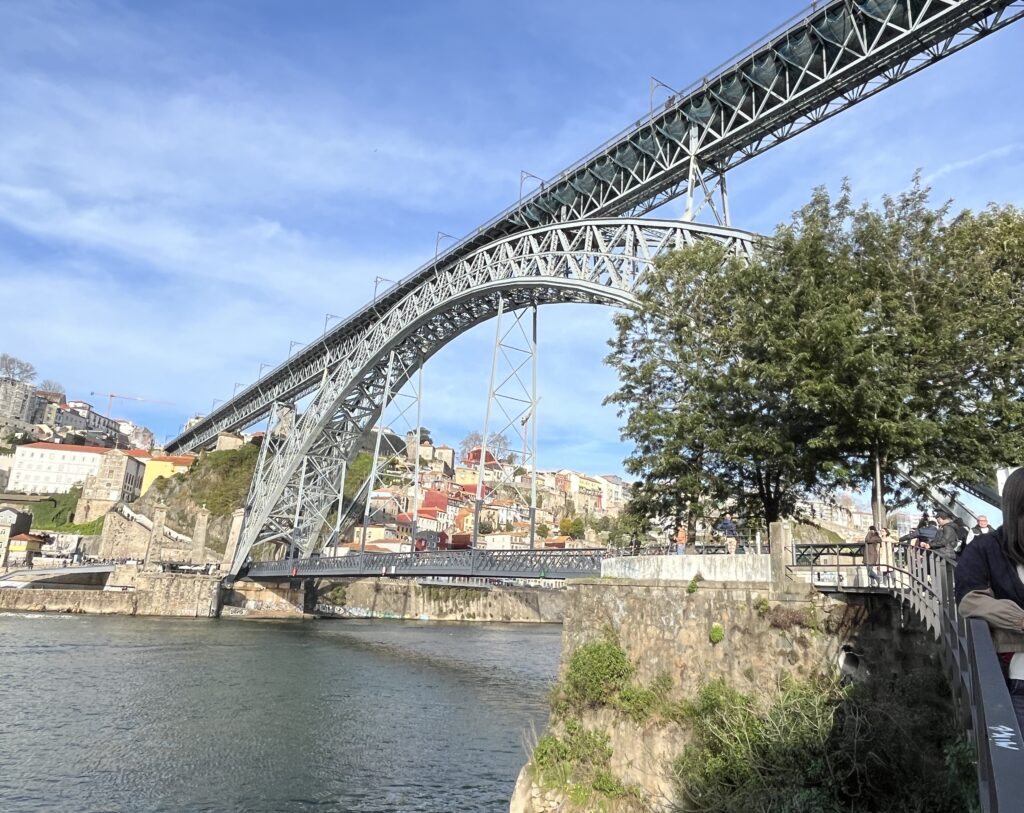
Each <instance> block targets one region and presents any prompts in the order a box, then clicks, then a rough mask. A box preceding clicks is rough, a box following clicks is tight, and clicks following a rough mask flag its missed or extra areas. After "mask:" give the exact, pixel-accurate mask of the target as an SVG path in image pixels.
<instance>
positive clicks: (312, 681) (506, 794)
mask: <svg viewBox="0 0 1024 813" xmlns="http://www.w3.org/2000/svg"><path fill="white" fill-rule="evenodd" d="M560 637H561V629H560V627H556V626H547V625H545V626H533V625H469V624H429V623H399V622H362V621H320V622H314V623H310V622H306V623H301V622H280V623H278V622H251V621H249V622H247V621H237V620H234V621H232V620H228V619H222V620H211V621H192V620H189V621H183V620H174V619H142V618H120V617H100V616H61V615H17V614H0V687H2V690H3V700H2V701H0V810H2V811H5V813H24V812H26V811H33V812H35V811H46V812H47V813H50V812H51V811H54V812H56V811H75V813H91V812H92V811H233V810H239V811H242V810H244V811H254V812H259V813H262V812H263V811H344V813H369V812H370V811H372V812H373V813H385V812H387V813H391V812H392V811H395V812H396V813H405V811H410V813H413V812H416V813H418V812H419V811H431V812H433V811H437V813H442V812H443V813H453V812H457V813H462V812H463V811H466V812H467V813H468V812H469V811H499V810H507V809H508V800H509V798H510V796H511V794H512V788H513V785H514V782H515V777H516V775H517V773H518V771H519V769H520V767H521V766H522V764H523V762H524V761H525V757H524V750H523V745H522V740H523V735H524V732H528V731H530V730H531V728H533V729H535V730H536V731H540V730H542V729H543V727H544V725H545V723H546V721H547V691H548V687H549V686H550V684H551V682H552V681H553V679H554V677H555V673H556V670H557V664H558V657H559V648H560Z"/></svg>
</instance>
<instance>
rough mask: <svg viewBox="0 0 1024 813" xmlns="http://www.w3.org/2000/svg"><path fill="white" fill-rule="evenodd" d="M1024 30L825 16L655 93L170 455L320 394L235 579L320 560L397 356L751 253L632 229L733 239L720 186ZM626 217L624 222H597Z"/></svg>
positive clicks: (898, 10)
mask: <svg viewBox="0 0 1024 813" xmlns="http://www.w3.org/2000/svg"><path fill="white" fill-rule="evenodd" d="M1022 16H1024V8H1022V7H1021V5H1020V4H1019V3H1013V2H1010V0H830V1H829V2H815V3H814V4H813V5H812V6H811V7H810V8H809V9H807V10H806V11H805V12H803V13H801V14H799V15H797V16H796V17H794V18H793V19H791V20H789V21H787V22H786V23H784V24H783V25H782V26H781V27H779V28H778V29H776V30H775V31H773V32H771V33H770V34H768V35H767V36H765V37H763V38H762V39H760V40H758V41H757V42H756V43H754V44H753V45H751V46H750V47H749V48H747V49H745V50H744V51H743V52H741V53H740V54H738V55H737V56H736V57H734V58H732V59H730V60H729V61H727V62H726V63H724V64H723V65H722V66H721V67H720V68H717V69H715V70H714V71H712V72H711V73H709V74H708V75H706V76H705V77H703V78H702V79H701V80H700V81H698V82H696V83H694V84H693V85H691V86H690V87H688V88H686V89H685V90H682V91H680V92H678V93H673V94H672V95H671V96H670V97H669V99H668V100H667V101H666V102H665V103H664V104H663V105H662V106H660V107H659V108H658V109H656V110H655V109H654V107H653V91H652V109H651V113H650V115H649V116H646V117H644V118H643V119H641V120H640V121H638V122H636V123H635V124H634V125H632V126H631V127H629V128H627V129H626V130H625V131H623V132H622V133H620V134H619V135H617V136H616V137H614V138H612V139H611V140H610V141H608V142H607V143H605V144H604V145H602V146H601V147H599V148H598V149H597V150H594V151H593V152H591V153H590V154H588V155H587V156H585V157H584V158H582V159H581V160H580V161H577V162H576V163H575V164H573V165H572V166H570V167H568V168H567V169H566V170H564V171H563V172H561V173H559V174H558V175H557V176H556V177H554V178H552V179H550V180H548V181H545V182H542V183H541V184H540V186H539V188H538V189H535V190H534V191H533V192H531V193H529V194H527V195H526V196H525V197H522V198H520V200H519V201H517V203H516V204H514V205H513V206H510V207H509V208H508V209H506V210H505V211H504V212H501V213H500V214H498V215H497V216H496V217H494V218H492V219H491V220H490V221H488V222H487V223H485V224H484V225H483V226H481V227H480V228H478V229H477V230H476V231H474V232H473V233H472V234H470V235H469V236H467V237H466V238H464V239H462V240H461V241H459V242H457V243H456V244H455V245H453V246H451V247H450V248H449V249H448V250H447V251H445V252H444V253H441V254H439V255H437V256H435V258H434V260H433V261H432V262H428V263H426V264H424V265H423V266H421V267H420V268H419V269H417V270H416V271H415V272H414V273H413V274H411V275H409V276H408V277H406V278H405V279H403V280H402V281H401V282H399V283H398V284H396V285H395V286H394V287H393V288H391V289H390V290H388V291H386V292H385V293H384V294H383V295H382V296H381V297H380V298H379V299H378V298H377V297H376V296H375V298H374V301H373V302H371V303H369V304H368V305H366V306H365V307H363V308H362V309H360V310H359V311H358V312H356V313H355V314H354V315H353V316H352V317H350V318H349V319H347V320H345V321H344V322H343V323H341V324H339V325H338V326H337V327H336V328H334V329H333V330H332V331H330V332H327V331H326V330H325V332H324V335H323V336H322V337H321V338H320V339H319V340H317V341H315V342H312V343H311V344H310V345H308V346H307V347H306V348H304V349H303V350H302V351H300V352H299V353H298V354H296V356H295V357H294V358H289V359H288V360H287V361H286V362H284V363H282V364H281V365H279V366H278V367H277V368H275V369H274V370H273V371H271V372H270V373H269V374H268V375H267V376H265V377H263V378H261V379H260V380H258V381H257V382H256V383H255V384H253V385H252V386H250V387H248V388H246V389H245V390H244V391H243V392H241V393H239V394H238V395H237V396H235V397H233V398H231V399H230V400H229V401H228V402H227V403H225V404H223V405H222V406H221V407H220V408H219V409H217V410H215V411H214V412H213V413H211V414H210V415H209V416H207V417H206V418H205V419H203V420H202V421H200V422H199V423H198V424H197V425H195V426H192V427H190V428H189V429H188V430H187V431H185V432H184V433H183V434H182V435H181V436H179V437H178V438H176V439H175V440H174V441H172V443H171V444H169V445H168V450H169V451H178V450H184V449H197V448H202V447H203V446H205V445H206V444H208V443H209V442H210V441H211V440H213V438H215V437H216V435H217V433H218V432H220V431H223V430H225V429H241V428H245V427H247V426H251V425H253V424H254V423H255V422H256V421H257V420H258V419H259V418H261V417H262V416H265V415H266V414H267V413H268V412H270V411H271V410H272V409H274V408H275V404H282V403H295V402H296V401H297V400H298V399H299V398H301V397H303V396H306V395H310V394H312V396H313V397H312V402H311V404H310V405H309V407H308V408H307V409H306V410H305V412H304V413H303V414H302V416H301V417H299V418H298V419H296V422H295V427H294V430H295V431H292V432H290V433H288V434H285V433H279V434H277V435H270V437H271V442H270V443H265V444H264V448H263V453H262V454H261V457H260V461H259V466H258V470H257V476H256V478H255V479H254V483H253V489H252V491H251V493H250V497H249V502H248V506H247V516H246V520H245V527H244V531H243V537H242V541H241V544H240V546H239V548H238V551H237V555H236V557H235V565H234V569H235V570H237V567H238V566H239V565H240V563H241V562H242V561H243V560H244V556H245V555H246V554H247V553H248V551H249V550H250V549H251V547H252V545H253V544H254V543H255V542H257V541H261V540H270V541H279V540H282V539H288V540H290V543H291V544H292V545H293V546H295V547H296V548H297V549H298V550H299V551H301V552H302V553H303V554H308V553H309V552H311V550H312V549H313V546H314V545H315V543H316V539H317V538H318V536H319V529H320V528H321V527H322V526H323V524H324V522H325V520H326V519H327V513H328V511H329V510H330V505H331V503H332V501H333V499H334V497H335V496H336V495H337V494H338V492H339V489H340V484H339V479H340V468H339V465H340V462H341V461H342V460H343V459H345V458H346V457H347V456H349V455H350V454H351V452H352V450H353V449H354V448H355V446H356V444H357V443H358V439H359V438H360V437H362V435H363V434H364V433H365V432H366V431H368V429H369V428H370V426H372V424H373V422H374V420H375V418H376V416H377V415H379V413H380V409H381V406H382V403H381V402H382V398H383V391H384V390H385V389H386V384H385V380H384V379H385V378H386V375H384V373H385V372H386V371H385V370H384V369H383V368H382V364H383V363H384V360H385V359H387V358H388V357H390V354H391V352H392V351H393V352H394V353H395V354H396V356H397V357H398V360H399V362H400V364H399V367H400V369H403V370H407V371H412V370H416V369H418V367H419V366H420V365H422V363H423V362H424V361H425V360H426V359H427V358H429V356H430V355H431V354H432V353H434V352H436V351H437V350H438V349H439V348H440V347H442V346H443V345H444V344H445V343H446V342H447V341H449V340H450V339H451V338H453V337H454V336H455V335H458V334H459V333H461V332H463V331H465V330H468V329H469V328H471V327H472V326H473V325H475V324H478V323H479V322H481V321H484V320H485V319H488V318H490V317H491V316H493V315H494V314H495V312H496V310H497V307H496V304H497V302H498V301H499V300H503V302H504V307H505V309H513V310H514V309H517V308H522V307H527V306H531V305H536V304H551V303H557V302H603V303H607V304H618V305H622V304H628V303H629V298H630V297H629V293H630V292H631V291H632V290H633V288H634V287H635V285H636V284H637V281H638V279H639V278H640V274H641V272H642V268H643V266H644V264H646V263H649V262H650V261H651V259H652V258H653V257H654V256H656V254H657V252H658V250H660V249H659V248H658V246H661V247H664V246H668V245H672V244H673V242H674V243H676V244H685V243H686V242H690V241H692V240H693V239H704V238H709V237H710V238H711V239H719V240H726V241H731V242H732V243H734V244H736V245H737V246H742V250H747V248H748V247H749V245H750V241H751V235H749V234H747V233H745V232H739V231H736V230H731V229H728V228H725V229H724V232H722V233H718V234H716V233H714V232H713V231H710V230H709V229H708V227H698V226H696V225H695V224H693V223H688V222H684V223H673V224H671V225H670V224H669V223H667V222H665V221H637V220H634V219H633V218H634V217H635V216H638V215H642V214H647V213H649V212H651V211H653V210H654V209H656V208H658V207H659V206H662V205H663V204H665V203H666V202H668V201H671V200H673V199H676V198H678V197H680V196H683V195H685V196H686V199H687V200H686V207H685V211H686V215H685V217H686V218H690V217H692V216H693V215H694V214H695V211H696V210H698V209H700V208H701V207H703V206H709V208H710V210H711V212H712V213H713V215H714V217H715V219H716V220H718V222H719V224H727V223H728V200H727V197H726V195H725V186H724V177H725V173H726V172H727V171H728V170H730V169H731V168H733V167H735V166H738V165H739V164H741V163H743V162H745V161H748V160H750V159H752V158H754V157H756V156H758V155H761V154H762V153H764V152H765V151H766V150H768V149H770V148H771V147H773V146H775V145H777V144H780V143H782V142H783V141H785V140H787V139H789V138H792V137H793V136H795V135H796V134H798V133H800V132H803V131H804V130H806V129H808V128H810V127H812V126H814V125H816V124H818V123H820V122H822V121H825V120H826V119H828V118H831V117H832V116H834V115H836V114H838V113H840V112H842V111H843V110H846V109H848V108H849V107H851V106H853V105H855V104H858V103H859V102H861V101H863V100H864V99H867V98H869V97H871V96H873V95H874V94H876V93H878V92H880V91H882V90H884V89H885V88H887V87H889V86H891V85H893V84H895V83H897V82H899V81H902V80H903V79H905V78H907V77H908V76H911V75H913V74H915V73H917V72H918V71H920V70H922V69H923V68H925V67H927V66H928V65H931V64H933V63H934V62H936V61H938V60H941V59H944V58H945V57H947V56H949V55H950V54H952V53H955V52H957V51H959V50H960V49H962V48H964V47H966V46H968V45H970V44H972V43H974V42H976V41H977V40H979V39H981V38H983V37H985V36H988V35H989V34H991V33H993V32H994V31H997V30H999V29H1001V28H1003V27H1005V26H1007V25H1009V24H1010V23H1012V22H1014V21H1016V20H1018V19H1020V18H1021V17H1022ZM659 84H661V83H659ZM716 186H717V187H718V189H719V190H720V192H721V204H720V208H719V207H718V206H716V205H715V204H714V192H715V188H716ZM616 217H619V218H623V219H620V220H597V218H616ZM652 249H653V250H652ZM382 353H383V355H382ZM390 383H391V386H392V387H395V386H400V385H401V383H404V382H402V381H392V382H390ZM332 495H333V496H332Z"/></svg>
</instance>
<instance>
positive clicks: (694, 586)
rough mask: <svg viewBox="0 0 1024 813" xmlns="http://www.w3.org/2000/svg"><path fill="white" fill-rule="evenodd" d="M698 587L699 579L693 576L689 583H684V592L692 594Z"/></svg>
mask: <svg viewBox="0 0 1024 813" xmlns="http://www.w3.org/2000/svg"><path fill="white" fill-rule="evenodd" d="M698 587H700V579H699V578H698V577H697V576H694V577H693V578H692V579H690V583H689V584H688V585H686V592H687V593H689V594H690V595H691V596H692V595H693V594H694V593H696V592H697V588H698Z"/></svg>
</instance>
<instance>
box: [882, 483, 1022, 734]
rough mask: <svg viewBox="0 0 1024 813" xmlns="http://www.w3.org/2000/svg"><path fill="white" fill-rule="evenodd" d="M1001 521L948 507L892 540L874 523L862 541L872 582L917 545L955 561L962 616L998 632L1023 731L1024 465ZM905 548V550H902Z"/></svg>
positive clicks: (1008, 488) (1006, 495)
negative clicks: (972, 519) (965, 517)
mask: <svg viewBox="0 0 1024 813" xmlns="http://www.w3.org/2000/svg"><path fill="white" fill-rule="evenodd" d="M1002 509H1003V524H1002V526H1001V527H999V528H993V527H992V526H991V525H990V524H989V521H988V517H986V516H979V517H978V519H977V523H976V524H975V525H974V526H973V527H971V528H967V526H966V524H965V523H963V522H962V521H960V520H959V519H958V518H957V517H954V516H953V515H952V514H951V513H949V512H948V511H942V510H940V511H938V512H937V513H936V516H935V518H934V519H931V518H929V517H927V516H926V517H923V518H922V521H921V522H920V524H919V525H918V527H917V528H916V529H915V530H914V531H912V532H911V533H909V534H906V535H904V536H901V537H900V538H899V540H897V541H898V542H900V543H902V546H903V547H902V549H901V546H900V545H893V544H886V543H891V542H893V538H892V534H891V533H890V532H889V531H888V529H885V528H883V529H882V530H881V531H879V530H878V529H877V528H875V527H874V526H872V527H871V528H870V529H869V530H868V533H867V536H866V537H865V539H864V543H865V547H864V563H865V564H866V565H867V569H868V578H869V580H870V581H871V583H872V584H884V583H885V582H886V581H887V580H888V579H889V577H890V575H891V573H892V569H893V568H894V567H895V563H894V562H892V561H888V559H889V558H890V557H892V556H894V555H895V556H900V555H903V556H905V555H906V551H907V549H909V548H912V547H916V548H921V549H925V550H931V551H935V552H937V553H938V554H939V555H940V556H943V557H945V558H948V559H950V560H952V561H955V563H956V569H955V571H954V576H953V582H954V592H955V598H956V603H957V609H958V611H959V612H960V615H961V616H964V617H968V618H982V619H984V620H985V621H987V622H988V624H989V626H990V627H991V628H992V629H993V631H994V635H993V638H994V641H995V645H996V651H997V652H998V653H999V661H1000V665H1001V667H1002V670H1003V675H1004V677H1005V678H1006V681H1007V685H1008V687H1009V692H1010V700H1011V701H1012V703H1013V710H1014V713H1015V715H1016V717H1017V723H1018V726H1019V727H1020V728H1021V729H1022V730H1024V468H1021V469H1017V470H1016V471H1015V472H1013V473H1012V474H1011V475H1010V476H1009V477H1008V478H1007V480H1006V484H1005V485H1004V486H1003V496H1002ZM901 550H902V553H901Z"/></svg>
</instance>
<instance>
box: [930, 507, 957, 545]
mask: <svg viewBox="0 0 1024 813" xmlns="http://www.w3.org/2000/svg"><path fill="white" fill-rule="evenodd" d="M935 518H936V521H937V522H938V523H939V532H938V533H937V534H935V538H934V539H932V540H931V542H922V543H921V547H922V548H931V549H932V550H934V551H938V552H939V553H941V554H942V555H943V556H952V555H953V552H954V551H955V550H956V545H957V542H958V541H959V540H958V539H957V535H956V524H955V523H954V521H953V515H952V514H951V513H949V511H944V510H940V511H938V512H936V514H935Z"/></svg>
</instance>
